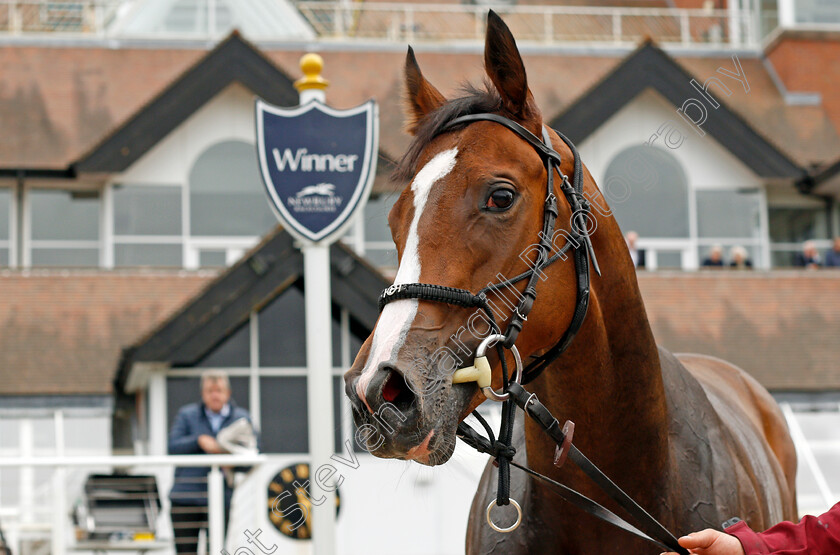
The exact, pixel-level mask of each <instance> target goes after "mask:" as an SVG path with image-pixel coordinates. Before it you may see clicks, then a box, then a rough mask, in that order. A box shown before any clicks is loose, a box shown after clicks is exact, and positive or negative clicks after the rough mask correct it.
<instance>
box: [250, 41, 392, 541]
mask: <svg viewBox="0 0 840 555" xmlns="http://www.w3.org/2000/svg"><path fill="white" fill-rule="evenodd" d="M300 67H301V70H302V71H303V74H304V77H302V78H301V79H299V80H298V81H296V82H295V87H296V88H297V89H298V92H299V93H300V106H298V107H296V108H281V107H278V106H271V105H269V104H267V103H265V102H263V101H262V100H257V103H256V123H257V151H258V156H259V163H260V169H261V173H262V176H263V181H264V183H265V186H266V191H267V192H268V195H269V198H270V200H271V205H272V207H273V208H274V209H275V213H276V214H277V216H278V218H279V219H280V221H281V222H282V223H283V225H284V227H285V229H286V230H287V231H288V232H289V233H291V234H292V235H293V236H294V237H296V238H297V239H298V241H299V243H300V245H301V247H300V248H301V251H302V252H303V258H304V262H303V265H304V287H305V296H304V307H305V311H306V312H305V314H306V367H307V404H308V409H307V410H308V415H307V416H308V421H309V452H310V456H311V459H310V465H309V467H310V474H309V488H308V489H309V493H308V495H309V500H310V502H311V503H310V506H311V515H310V517H311V519H312V521H311V524H312V526H311V530H312V541H313V551H312V552H313V554H314V555H333V554H334V553H335V515H336V500H335V499H336V498H335V487H333V486H334V484H329V483H328V484H324V483H319V478H318V473H317V469H318V468H319V467H320V466H321V465H324V464H327V463H329V462H330V457H331V456H332V455H333V453H334V437H335V421H334V414H333V413H334V411H333V375H332V368H333V356H332V301H331V292H330V245H331V244H332V243H333V242H335V241H336V240H337V239H338V238H339V237H340V236H341V234H342V233H343V232H344V231H345V230H346V229H347V227H348V226H349V225H350V224H351V223H352V221H353V218H354V216H355V215H356V214H358V212H360V211H361V209H362V208H363V207H364V204H365V202H366V201H367V197H368V195H369V194H370V187H371V185H372V183H373V177H374V174H375V173H376V153H377V150H378V113H377V107H376V104H375V103H374V102H373V101H372V100H371V101H369V102H367V103H365V104H362V105H361V106H358V107H356V108H352V109H350V110H336V109H334V108H330V107H328V106H327V105H326V104H325V93H324V89H326V87H327V85H328V83H327V81H326V80H325V79H323V78H322V77H321V69H322V67H323V61H322V60H321V57H320V56H318V55H317V54H306V55H305V56H303V57H302V58H301V61H300Z"/></svg>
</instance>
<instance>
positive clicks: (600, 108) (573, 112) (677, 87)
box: [550, 42, 804, 178]
mask: <svg viewBox="0 0 840 555" xmlns="http://www.w3.org/2000/svg"><path fill="white" fill-rule="evenodd" d="M693 78H694V77H693V76H692V75H691V74H689V73H688V72H687V71H686V70H685V69H683V68H682V67H681V66H680V65H679V64H678V63H677V62H675V61H674V60H673V59H672V58H671V57H670V56H668V55H667V54H666V53H665V52H663V51H662V50H660V49H659V48H657V47H655V46H653V44H652V43H650V42H647V43H645V44H644V45H643V46H642V47H640V48H639V49H638V50H636V52H634V53H633V54H632V55H630V56H628V57H627V59H626V60H624V62H622V63H621V64H620V65H619V66H618V67H617V68H615V69H614V70H613V71H612V72H611V73H610V74H608V75H607V76H606V77H605V78H604V79H602V80H601V81H600V82H599V83H598V84H596V85H595V86H594V87H593V88H592V89H590V90H589V91H588V92H586V93H584V94H582V95H581V96H580V97H578V99H577V100H576V101H575V102H574V103H572V104H571V105H570V106H569V107H568V108H566V110H564V112H563V113H562V114H560V115H558V116H557V117H555V118H554V119H552V120H551V122H550V125H551V126H552V127H554V128H556V129H559V130H560V131H562V132H563V133H564V134H566V135H567V136H568V137H569V138H570V139H571V140H572V141H574V142H576V143H579V142H581V141H583V140H584V139H586V138H587V137H588V136H589V135H590V134H592V133H593V132H594V131H595V130H596V129H598V128H599V127H600V126H601V125H603V124H604V122H606V121H607V120H608V119H609V118H611V117H612V116H613V115H615V114H616V113H617V112H618V111H619V110H621V109H622V108H623V107H624V106H625V105H627V104H628V103H629V102H630V101H632V100H633V99H634V98H635V97H636V96H638V95H639V94H640V93H641V92H642V91H644V90H645V89H647V88H652V89H654V90H656V91H657V92H658V93H659V94H661V95H662V96H663V97H664V98H665V99H666V100H668V101H669V102H670V103H672V104H673V105H674V106H676V107H680V106H682V105H683V103H684V102H685V101H686V100H688V99H690V98H697V97H698V95H699V93H698V91H697V89H695V88H694V87H692V86H691V80H692V79H693ZM716 100H717V101H718V102H719V104H720V107H719V108H717V109H716V110H715V116H714V117H709V118H707V119H706V121H705V122H704V123H703V130H704V131H705V132H707V133H708V134H709V135H711V136H712V137H714V139H715V140H716V141H718V142H719V143H720V144H721V145H723V146H724V148H726V149H727V150H729V151H730V152H731V153H732V154H733V155H734V156H735V157H736V158H738V159H739V160H741V161H742V162H743V163H744V164H745V165H746V166H747V167H749V168H750V169H751V170H752V171H754V172H755V173H756V174H757V175H759V176H761V177H785V178H796V177H800V176H802V175H803V174H804V170H803V169H802V168H800V166H799V165H798V164H796V163H795V162H794V161H793V160H791V158H790V157H789V156H788V155H787V154H785V153H784V152H782V151H781V150H779V148H778V147H776V146H775V145H773V144H772V143H771V142H770V141H768V140H767V139H765V138H764V137H762V136H761V135H760V134H759V133H758V132H757V131H756V130H755V129H754V128H753V127H752V126H751V125H750V124H748V123H747V122H746V121H745V120H744V119H743V118H741V116H740V115H738V114H737V113H735V112H734V111H732V110H731V109H729V108H728V107H727V106H726V104H724V103H723V102H721V101H720V99H719V98H716ZM675 117H677V115H676V114H675Z"/></svg>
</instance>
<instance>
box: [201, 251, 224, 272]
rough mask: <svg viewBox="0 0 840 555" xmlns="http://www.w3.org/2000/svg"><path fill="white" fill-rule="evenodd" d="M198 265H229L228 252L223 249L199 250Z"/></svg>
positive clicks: (215, 266) (222, 266) (206, 266)
mask: <svg viewBox="0 0 840 555" xmlns="http://www.w3.org/2000/svg"><path fill="white" fill-rule="evenodd" d="M198 266H199V267H200V268H224V267H225V266H227V253H226V252H225V251H223V250H222V251H217V250H205V249H202V250H200V251H199V252H198Z"/></svg>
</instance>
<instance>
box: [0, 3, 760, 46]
mask: <svg viewBox="0 0 840 555" xmlns="http://www.w3.org/2000/svg"><path fill="white" fill-rule="evenodd" d="M278 1H280V0H278ZM293 5H294V6H295V7H296V8H297V9H298V10H299V11H300V13H301V14H302V15H303V17H304V18H305V19H306V21H307V22H308V23H309V25H310V26H311V27H312V29H314V31H315V33H316V35H317V37H318V39H319V40H332V41H351V42H352V41H369V42H370V41H372V42H385V43H393V42H400V43H405V42H413V43H420V42H437V43H452V42H456V43H457V42H465V43H475V42H481V41H483V38H484V25H485V20H486V17H487V10H488V8H490V7H492V8H493V9H494V10H496V11H497V12H498V13H500V14H502V16H503V17H504V18H505V21H506V22H507V23H508V25H509V26H510V27H511V29H512V30H513V33H514V35H515V36H516V37H517V39H518V40H519V41H525V42H531V43H539V44H547V45H550V44H570V43H571V44H582V45H608V46H610V45H618V46H628V45H629V46H632V45H636V44H638V43H639V42H640V41H642V40H644V39H645V38H647V37H650V38H652V39H653V40H655V41H656V42H657V43H659V44H662V45H668V46H681V47H697V48H708V47H714V48H740V47H745V46H746V47H749V46H752V45H755V44H756V43H757V40H756V37H755V35H756V31H757V30H756V29H755V27H756V24H755V22H756V20H755V18H754V17H753V14H752V13H750V12H738V11H734V10H731V11H730V10H705V9H664V8H663V9H660V8H610V7H590V6H538V5H511V4H510V3H505V2H500V3H499V4H498V5H490V4H487V3H485V2H481V3H478V4H459V3H450V4H443V3H439V4H423V3H407V2H406V3H385V2H348V1H340V2H325V1H311V0H305V1H301V2H296V3H294V4H293ZM191 6H192V7H193V8H195V11H194V13H195V14H198V15H196V17H198V16H199V15H200V16H201V19H202V21H203V22H204V24H202V25H201V26H198V27H196V28H194V29H193V31H191V32H189V33H186V32H185V33H183V34H182V35H183V36H173V34H172V32H164V31H156V30H154V29H150V30H148V31H144V32H143V33H142V35H138V34H137V32H133V33H132V34H131V35H129V34H127V33H126V32H125V31H124V30H122V26H121V25H120V19H121V18H123V17H124V16H125V15H126V14H129V13H134V12H135V11H136V10H142V9H143V4H142V3H139V2H137V1H136V0H134V1H132V0H0V35H7V36H9V35H11V36H20V35H27V34H29V35H32V34H40V35H46V36H68V35H69V36H94V37H95V36H100V37H109V38H132V39H135V38H139V39H150V40H154V39H156V38H165V39H167V40H172V39H177V38H182V39H185V40H195V39H202V40H210V39H218V38H219V37H220V36H223V35H224V34H226V33H227V32H228V31H229V30H230V29H223V28H220V27H219V26H218V24H217V23H216V18H215V17H210V16H211V14H213V13H215V10H216V9H218V0H193V4H191ZM191 13H192V12H191ZM202 29H203V30H202ZM248 38H249V39H250V40H254V41H282V40H283V37H282V36H268V35H267V36H250V35H249V36H248Z"/></svg>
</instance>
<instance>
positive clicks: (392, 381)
mask: <svg viewBox="0 0 840 555" xmlns="http://www.w3.org/2000/svg"><path fill="white" fill-rule="evenodd" d="M388 372H389V373H390V375H389V376H388V379H387V380H385V385H384V386H383V387H382V398H383V399H384V400H385V401H386V402H388V403H391V404H393V405H394V406H395V407H397V408H398V409H400V410H404V409H407V408H408V407H409V406H411V403H413V402H414V393H413V392H412V391H411V389H410V388H409V387H408V384H406V383H405V378H403V376H402V374H400V373H399V372H397V371H395V370H393V369H389V370H388Z"/></svg>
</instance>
